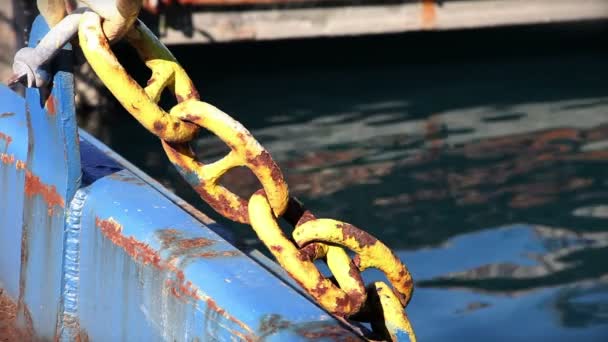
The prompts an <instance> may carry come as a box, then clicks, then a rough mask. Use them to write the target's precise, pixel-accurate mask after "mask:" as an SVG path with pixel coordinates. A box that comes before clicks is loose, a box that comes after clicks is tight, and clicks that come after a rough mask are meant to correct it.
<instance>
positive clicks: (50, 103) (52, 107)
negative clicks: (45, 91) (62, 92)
mask: <svg viewBox="0 0 608 342" xmlns="http://www.w3.org/2000/svg"><path fill="white" fill-rule="evenodd" d="M55 102H56V100H55V97H53V95H49V98H48V99H46V102H45V103H44V107H45V108H46V110H47V112H49V115H55V114H57V105H56V103H55Z"/></svg>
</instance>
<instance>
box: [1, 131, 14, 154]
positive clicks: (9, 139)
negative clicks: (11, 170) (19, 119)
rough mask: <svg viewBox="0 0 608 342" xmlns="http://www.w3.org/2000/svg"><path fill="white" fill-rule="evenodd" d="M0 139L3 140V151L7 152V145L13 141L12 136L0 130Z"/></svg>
mask: <svg viewBox="0 0 608 342" xmlns="http://www.w3.org/2000/svg"><path fill="white" fill-rule="evenodd" d="M0 139H2V140H4V141H5V145H4V153H7V152H8V147H9V146H10V144H11V142H12V141H13V138H12V137H11V136H10V135H8V134H4V133H2V132H0Z"/></svg>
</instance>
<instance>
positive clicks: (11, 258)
mask: <svg viewBox="0 0 608 342" xmlns="http://www.w3.org/2000/svg"><path fill="white" fill-rule="evenodd" d="M0 104H1V108H0V203H2V205H0V236H1V237H0V273H1V274H2V278H0V288H3V289H4V290H5V291H6V294H8V295H9V296H10V297H12V298H17V297H18V296H19V272H18V269H15V264H14V263H15V262H16V261H18V260H20V258H21V244H20V241H21V229H20V228H21V225H22V218H23V216H22V214H23V198H24V191H23V189H24V185H25V160H27V147H28V140H29V139H28V134H27V132H28V128H27V119H26V116H25V101H24V100H23V98H22V97H20V96H19V95H17V94H15V93H14V92H12V91H11V90H10V89H8V88H6V87H1V88H0ZM6 270H12V271H11V272H7V271H6Z"/></svg>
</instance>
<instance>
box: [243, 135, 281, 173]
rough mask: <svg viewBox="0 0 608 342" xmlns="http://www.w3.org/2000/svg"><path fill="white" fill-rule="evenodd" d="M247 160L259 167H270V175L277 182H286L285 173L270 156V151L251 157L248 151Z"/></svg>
mask: <svg viewBox="0 0 608 342" xmlns="http://www.w3.org/2000/svg"><path fill="white" fill-rule="evenodd" d="M239 134H240V133H239ZM247 162H248V163H249V164H251V165H253V166H254V167H255V168H257V169H261V168H266V169H268V170H269V171H270V177H271V178H272V180H273V181H274V182H275V184H281V183H283V182H284V181H283V173H282V172H281V169H279V167H278V166H277V164H276V163H275V162H274V160H273V159H272V156H270V153H268V152H267V151H262V153H260V154H258V155H257V156H255V157H254V158H251V157H250V155H249V153H248V154H247Z"/></svg>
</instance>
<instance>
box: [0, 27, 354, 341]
mask: <svg viewBox="0 0 608 342" xmlns="http://www.w3.org/2000/svg"><path fill="white" fill-rule="evenodd" d="M46 29H47V28H46V25H44V23H43V22H42V20H41V19H38V20H37V21H36V24H35V28H34V31H33V32H34V33H33V35H32V46H33V45H35V42H36V41H37V40H38V39H39V38H40V36H41V34H42V33H43V32H45V31H46ZM60 55H61V54H60ZM63 57H65V56H62V58H63ZM55 67H57V69H55V70H69V65H63V66H57V65H55ZM51 71H52V70H51ZM50 74H51V75H53V74H54V78H53V83H52V85H53V89H52V91H51V92H50V94H49V95H48V96H45V95H44V91H41V92H39V91H38V90H28V91H27V96H26V100H25V101H24V99H23V98H20V97H18V96H17V95H16V94H14V93H12V92H11V91H10V90H9V89H8V88H6V87H4V86H0V100H2V101H1V102H0V112H2V113H0V120H5V122H6V123H4V122H2V124H1V125H0V132H1V134H0V144H1V145H2V146H0V148H4V149H3V150H2V158H1V160H2V163H0V191H2V192H1V193H2V195H1V196H3V197H2V200H3V206H1V208H2V209H0V214H2V216H0V247H1V248H2V249H0V267H1V268H0V286H2V288H3V296H4V297H6V300H4V299H3V302H6V303H9V304H10V303H14V305H12V304H11V305H12V306H11V305H8V306H7V307H10V308H12V309H13V311H16V316H17V319H16V323H17V327H16V328H18V329H16V330H14V331H17V332H18V333H19V334H22V336H27V337H28V339H30V337H31V339H42V340H51V339H53V340H61V341H72V340H89V339H93V340H95V339H97V340H115V339H117V340H171V341H174V340H175V341H177V340H179V341H186V340H195V339H198V340H209V339H212V340H259V339H268V340H276V341H283V340H332V341H333V340H340V341H343V340H357V339H359V338H358V335H357V334H356V333H354V332H353V331H352V330H350V328H349V327H348V325H345V324H343V323H341V322H339V321H338V320H336V319H334V318H333V317H332V316H330V315H329V314H327V313H326V312H325V311H323V310H322V309H320V308H319V307H318V306H316V305H315V304H313V303H312V302H311V301H310V300H309V299H308V298H306V297H304V296H302V295H300V294H299V293H298V292H297V291H296V290H294V289H292V288H291V287H290V286H289V285H287V284H286V283H284V282H283V281H282V280H281V279H280V278H277V277H276V276H275V275H274V274H273V273H271V272H269V271H268V270H267V269H266V268H265V267H263V266H261V265H260V264H258V263H257V262H256V261H254V260H253V259H252V258H250V257H249V256H248V255H246V254H243V253H242V252H241V251H239V250H237V249H236V248H234V247H233V246H232V245H231V244H229V243H228V242H227V241H226V240H224V239H223V238H221V237H220V236H219V235H218V234H217V233H215V232H214V231H213V230H211V228H214V229H217V230H219V228H218V227H217V224H215V223H213V222H212V221H211V220H208V219H207V218H206V217H205V216H204V215H202V214H200V213H198V212H197V211H196V210H195V209H192V208H191V207H190V208H188V210H189V212H190V213H191V214H188V213H187V212H186V211H184V210H183V209H181V208H180V206H182V204H183V203H182V202H183V201H182V200H181V199H179V198H177V197H176V196H175V195H172V194H170V193H168V192H167V190H165V189H164V188H162V187H161V186H160V185H159V184H158V183H156V182H154V181H152V180H150V179H149V177H147V176H145V175H143V173H142V172H141V171H139V170H137V169H135V168H134V167H132V166H131V165H130V164H129V163H128V162H126V161H125V160H123V159H121V158H120V157H119V156H117V155H116V154H115V153H113V152H112V151H111V150H109V149H108V148H107V147H106V146H104V145H103V144H101V143H99V142H98V141H96V140H95V139H94V138H92V137H90V136H89V135H87V134H86V133H82V134H81V137H83V138H82V139H84V140H82V141H81V142H80V143H79V138H78V134H77V133H78V132H77V128H76V123H75V116H74V111H73V110H74V107H73V88H72V85H71V84H72V83H71V82H72V78H71V75H70V74H69V73H67V72H65V71H61V72H57V73H53V72H51V73H50ZM79 145H82V146H83V149H82V150H81V151H80V153H79ZM81 180H83V181H82V185H81ZM178 205H179V206H178ZM199 219H202V220H203V221H205V222H204V223H203V222H201V221H199ZM4 290H6V291H4ZM12 321H14V319H13V318H11V322H12ZM10 331H13V330H10ZM20 336H21V335H20Z"/></svg>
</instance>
